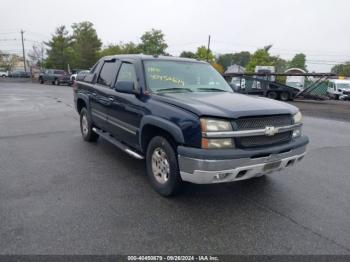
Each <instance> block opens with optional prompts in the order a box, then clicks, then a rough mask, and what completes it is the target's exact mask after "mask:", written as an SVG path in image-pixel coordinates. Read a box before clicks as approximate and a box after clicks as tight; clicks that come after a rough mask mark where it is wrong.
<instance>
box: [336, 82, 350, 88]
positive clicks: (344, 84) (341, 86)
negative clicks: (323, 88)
mask: <svg viewBox="0 0 350 262" xmlns="http://www.w3.org/2000/svg"><path fill="white" fill-rule="evenodd" d="M337 87H338V88H340V89H342V88H343V89H350V83H341V84H337Z"/></svg>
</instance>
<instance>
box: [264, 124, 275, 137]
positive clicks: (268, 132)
mask: <svg viewBox="0 0 350 262" xmlns="http://www.w3.org/2000/svg"><path fill="white" fill-rule="evenodd" d="M277 132H278V129H277V128H275V127H274V126H267V127H265V135H267V136H273V135H274V134H276V133H277Z"/></svg>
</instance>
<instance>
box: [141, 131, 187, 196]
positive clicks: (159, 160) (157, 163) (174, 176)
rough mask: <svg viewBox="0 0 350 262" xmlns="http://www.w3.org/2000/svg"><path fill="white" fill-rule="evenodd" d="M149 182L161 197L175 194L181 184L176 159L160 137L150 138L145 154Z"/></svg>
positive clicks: (169, 147)
mask: <svg viewBox="0 0 350 262" xmlns="http://www.w3.org/2000/svg"><path fill="white" fill-rule="evenodd" d="M146 168H147V175H148V178H149V181H150V183H151V185H152V187H153V188H154V190H155V191H157V192H158V193H159V194H161V195H162V196H171V195H174V194H176V193H177V192H178V191H179V189H180V187H181V184H182V180H181V176H180V171H179V167H178V163H177V157H176V153H175V150H174V148H173V147H172V146H171V144H170V143H169V142H168V140H167V139H166V138H164V137H161V136H156V137H154V138H152V140H151V141H150V142H149V144H148V147H147V152H146Z"/></svg>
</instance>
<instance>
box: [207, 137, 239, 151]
mask: <svg viewBox="0 0 350 262" xmlns="http://www.w3.org/2000/svg"><path fill="white" fill-rule="evenodd" d="M233 147H234V142H233V139H232V138H202V148H205V149H219V148H233Z"/></svg>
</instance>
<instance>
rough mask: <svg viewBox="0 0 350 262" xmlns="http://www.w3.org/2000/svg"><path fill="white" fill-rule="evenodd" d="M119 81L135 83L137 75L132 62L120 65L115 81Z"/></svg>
mask: <svg viewBox="0 0 350 262" xmlns="http://www.w3.org/2000/svg"><path fill="white" fill-rule="evenodd" d="M119 81H132V82H134V83H135V84H136V83H137V77H136V72H135V67H134V65H133V64H129V63H123V64H122V66H121V67H120V70H119V74H118V78H117V82H119Z"/></svg>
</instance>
